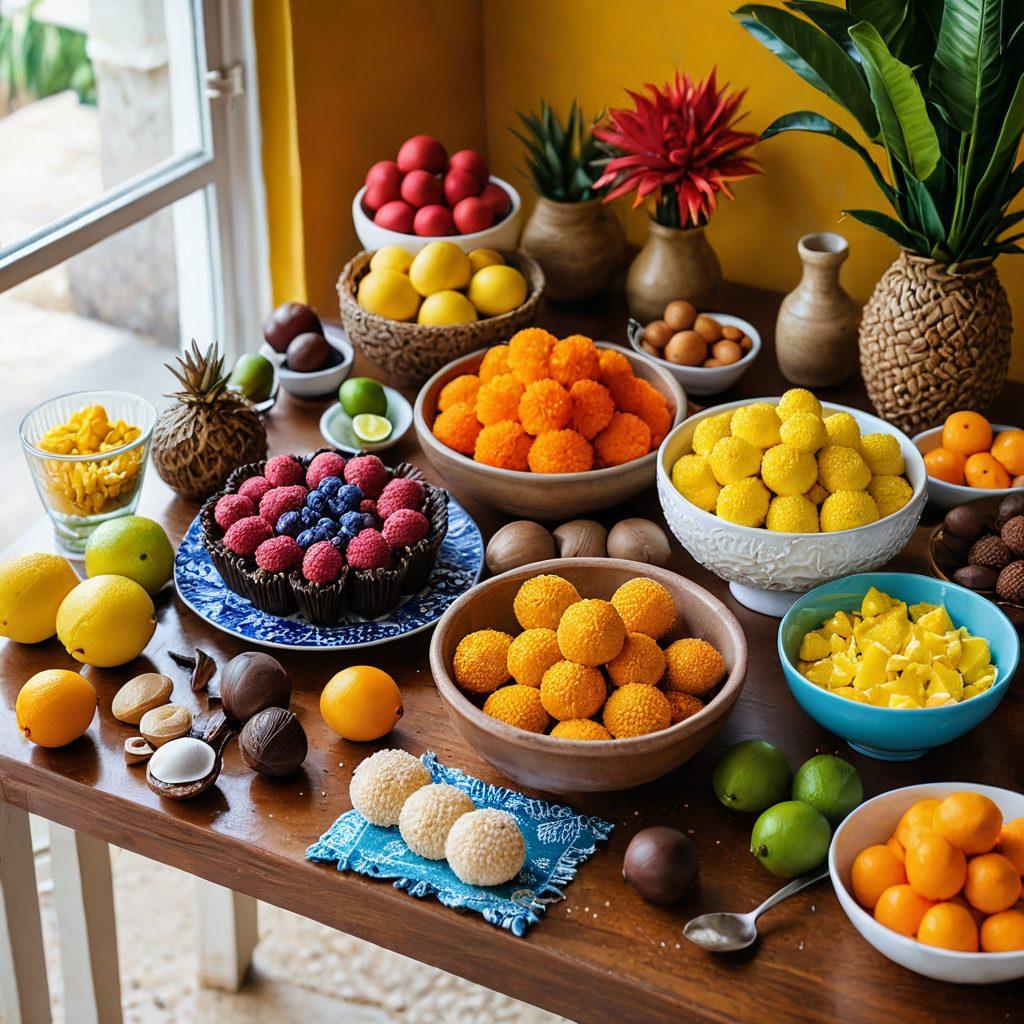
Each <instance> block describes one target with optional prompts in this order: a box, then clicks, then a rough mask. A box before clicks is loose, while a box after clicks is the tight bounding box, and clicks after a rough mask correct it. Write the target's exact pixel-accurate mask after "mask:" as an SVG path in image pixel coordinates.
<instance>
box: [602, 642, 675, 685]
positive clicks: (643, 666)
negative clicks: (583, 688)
mask: <svg viewBox="0 0 1024 1024" xmlns="http://www.w3.org/2000/svg"><path fill="white" fill-rule="evenodd" d="M605 668H607V669H608V677H609V678H610V679H611V681H612V682H613V683H614V684H615V685H616V686H628V685H629V684H630V683H639V684H640V685H641V686H657V685H658V682H659V680H660V679H661V677H662V676H663V675H664V673H665V652H664V651H663V650H662V649H661V648H660V647H659V646H658V642H657V640H652V639H651V638H650V637H649V636H645V635H644V634H643V633H627V634H626V642H625V643H624V644H623V645H622V650H621V651H619V653H618V654H616V655H615V657H614V658H612V660H611V661H609V662H608V664H607V665H606V666H605Z"/></svg>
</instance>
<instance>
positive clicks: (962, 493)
mask: <svg viewBox="0 0 1024 1024" xmlns="http://www.w3.org/2000/svg"><path fill="white" fill-rule="evenodd" d="M1007 430H1020V427H1009V426H1007V425H1006V424H1005V423H993V424H992V434H993V437H994V436H995V435H996V434H1003V433H1005V432H1006V431H1007ZM914 444H915V445H916V446H917V450H918V451H919V452H920V453H921V454H922V455H927V454H928V453H929V452H930V451H934V450H935V449H936V448H941V447H942V427H934V428H932V429H931V430H924V431H922V432H921V433H920V434H916V435H915V436H914ZM1020 490H1024V488H1021V487H995V488H992V489H991V490H989V489H988V488H985V487H967V486H966V485H962V484H947V483H946V481H945V480H936V479H935V478H934V477H931V476H930V477H928V500H929V501H932V502H934V503H935V504H936V505H938V506H939V508H955V507H956V506H957V505H965V504H966V503H967V502H969V501H977V500H978V498H1005V497H1006V496H1007V495H1008V494H1013V493H1014V492H1015V491H1020Z"/></svg>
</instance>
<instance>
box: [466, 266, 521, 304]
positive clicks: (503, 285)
mask: <svg viewBox="0 0 1024 1024" xmlns="http://www.w3.org/2000/svg"><path fill="white" fill-rule="evenodd" d="M469 301H470V302H472V303H473V305H474V306H476V308H477V310H478V311H479V312H481V313H484V314H486V315H487V316H498V315H499V314H501V313H508V312H510V311H511V310H513V309H515V308H516V307H517V306H521V305H522V304H523V302H525V301H526V279H525V278H524V277H523V275H522V274H520V273H519V271H518V270H516V268H515V267H506V266H500V267H499V266H491V267H484V268H483V270H478V271H477V272H476V273H475V274H474V275H473V280H472V281H470V282H469Z"/></svg>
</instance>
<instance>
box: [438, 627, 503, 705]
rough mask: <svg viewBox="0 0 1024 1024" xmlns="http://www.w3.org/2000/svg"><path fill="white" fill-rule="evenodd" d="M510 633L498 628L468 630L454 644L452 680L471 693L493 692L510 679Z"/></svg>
mask: <svg viewBox="0 0 1024 1024" xmlns="http://www.w3.org/2000/svg"><path fill="white" fill-rule="evenodd" d="M511 644H512V637H511V636H509V635H508V633H502V632H501V631H500V630H497V629H478V630H477V631H476V632H475V633H467V634H466V636H464V637H463V638H462V639H461V640H460V641H459V646H458V647H456V648H455V658H454V659H453V664H452V668H453V669H454V671H455V681H456V682H457V683H458V684H459V686H461V687H462V688H463V689H464V690H469V691H470V692H471V693H493V692H494V691H495V690H496V689H497V688H498V687H499V686H504V685H505V683H507V682H508V680H509V674H508V649H509V647H510V646H511Z"/></svg>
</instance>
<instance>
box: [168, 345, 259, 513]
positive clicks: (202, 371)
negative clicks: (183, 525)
mask: <svg viewBox="0 0 1024 1024" xmlns="http://www.w3.org/2000/svg"><path fill="white" fill-rule="evenodd" d="M177 363H178V365H177V366H172V365H171V364H170V363H168V364H167V369H168V370H170V371H171V373H173V374H174V376H175V377H176V378H177V379H178V381H180V383H181V385H182V390H181V391H176V392H175V393H174V394H173V395H170V396H168V397H171V398H176V399H177V401H176V402H175V403H174V405H172V406H170V407H169V408H167V409H165V410H164V412H163V413H161V415H160V419H159V420H158V421H157V425H156V429H155V430H154V431H153V464H154V465H155V466H156V470H157V472H158V473H159V474H160V476H161V478H162V479H163V480H164V482H165V483H166V484H167V485H168V486H169V487H171V488H172V489H173V490H175V491H177V492H178V494H180V495H181V496H182V497H183V498H193V499H198V498H205V497H206V496H207V495H209V494H211V493H212V492H213V491H215V490H216V489H217V488H218V487H221V486H222V485H223V483H224V481H225V480H227V478H228V475H229V474H230V473H231V471H232V470H233V469H235V468H236V467H238V466H241V465H244V464H245V463H247V462H258V461H260V460H261V459H265V458H266V457H267V432H266V429H265V428H264V426H263V420H262V418H261V417H260V414H259V413H258V412H257V411H256V410H255V409H254V408H253V407H252V405H250V403H249V402H248V400H247V399H245V398H244V397H242V395H241V394H239V393H238V392H236V391H232V390H229V389H228V387H227V374H226V373H225V372H224V357H223V356H221V355H220V354H219V352H218V350H217V346H216V345H215V344H213V345H210V347H209V348H208V349H207V350H206V352H205V353H204V352H200V351H199V346H198V345H197V344H196V342H195V339H193V340H192V345H191V348H190V349H189V351H187V352H186V353H185V354H184V355H183V356H178V357H177Z"/></svg>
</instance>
